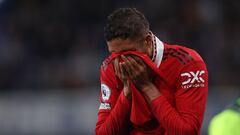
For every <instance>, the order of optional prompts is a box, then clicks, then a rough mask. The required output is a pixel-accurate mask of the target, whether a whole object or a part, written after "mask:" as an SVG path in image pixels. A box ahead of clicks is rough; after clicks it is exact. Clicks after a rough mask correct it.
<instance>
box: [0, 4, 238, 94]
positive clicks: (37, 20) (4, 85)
mask: <svg viewBox="0 0 240 135" xmlns="http://www.w3.org/2000/svg"><path fill="white" fill-rule="evenodd" d="M118 7H136V8H137V9H138V10H140V11H141V12H143V13H144V14H145V16H146V17H147V18H148V20H149V22H150V27H151V30H152V31H153V33H155V35H157V36H158V37H159V38H160V39H161V40H162V41H164V42H167V43H171V44H181V45H185V46H187V47H190V48H193V49H196V50H197V51H198V52H199V53H200V54H201V56H202V57H203V58H204V59H205V61H206V63H207V66H208V70H209V76H210V86H219V85H220V86H239V81H238V77H239V76H240V70H239V69H240V52H239V51H240V38H239V35H240V25H239V24H240V8H239V7H240V1H238V0H211V1H209V0H155V1H154V0H148V1H147V0H138V1H137V0H131V1H127V0H121V1H111V0H98V1H96V0H87V1H86V0H73V1H68V0H21V1H18V0H0V89H1V91H9V90H21V89H35V90H37V89H41V90H42V89H46V88H47V89H59V88H62V89H64V88H71V89H74V88H83V87H88V86H93V85H94V86H96V85H99V82H98V80H99V67H100V64H101V61H102V60H103V59H104V58H105V57H106V56H107V55H108V52H107V47H106V43H105V40H104V37H103V28H104V24H105V19H106V17H107V16H108V14H109V13H111V12H112V11H113V10H114V9H116V8H118Z"/></svg>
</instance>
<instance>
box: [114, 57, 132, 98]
mask: <svg viewBox="0 0 240 135" xmlns="http://www.w3.org/2000/svg"><path fill="white" fill-rule="evenodd" d="M124 63H125V62H120V61H119V58H115V59H114V61H113V65H114V69H115V74H116V76H117V77H118V78H119V79H120V80H121V81H122V82H123V92H124V95H125V96H126V97H127V98H128V99H131V97H132V91H131V87H130V82H129V78H128V74H127V72H126V71H125V69H124V68H123V65H124Z"/></svg>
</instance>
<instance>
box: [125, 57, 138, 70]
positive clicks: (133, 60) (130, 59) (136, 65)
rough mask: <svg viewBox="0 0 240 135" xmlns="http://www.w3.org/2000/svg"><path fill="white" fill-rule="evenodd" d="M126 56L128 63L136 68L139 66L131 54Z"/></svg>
mask: <svg viewBox="0 0 240 135" xmlns="http://www.w3.org/2000/svg"><path fill="white" fill-rule="evenodd" d="M127 58H128V60H129V61H130V63H131V64H132V65H133V67H134V68H138V67H139V66H141V65H139V64H138V62H137V61H136V60H135V59H134V58H133V56H128V57H127Z"/></svg>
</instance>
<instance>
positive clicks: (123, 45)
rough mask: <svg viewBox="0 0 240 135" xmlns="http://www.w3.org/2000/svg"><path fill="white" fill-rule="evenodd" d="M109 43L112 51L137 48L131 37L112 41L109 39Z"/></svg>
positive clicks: (109, 48)
mask: <svg viewBox="0 0 240 135" xmlns="http://www.w3.org/2000/svg"><path fill="white" fill-rule="evenodd" d="M107 45H108V50H109V51H110V52H123V51H129V50H136V48H135V47H136V46H135V44H134V42H132V41H131V40H129V39H113V40H111V41H107Z"/></svg>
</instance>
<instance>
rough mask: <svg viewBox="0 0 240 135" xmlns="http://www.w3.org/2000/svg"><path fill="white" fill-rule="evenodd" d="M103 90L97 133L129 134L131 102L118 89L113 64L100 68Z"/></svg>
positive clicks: (99, 134) (103, 134) (104, 134)
mask: <svg viewBox="0 0 240 135" xmlns="http://www.w3.org/2000/svg"><path fill="white" fill-rule="evenodd" d="M100 81H101V92H100V107H99V111H98V119H97V122H96V130H95V131H96V134H97V135H118V134H119V135H120V134H126V135H127V134H128V127H129V125H128V124H129V117H130V103H129V101H128V99H126V97H125V96H124V94H123V92H121V91H119V90H117V87H116V86H117V85H118V84H117V81H116V78H115V75H114V70H113V66H112V65H109V67H108V68H107V70H105V69H103V68H102V67H101V70H100Z"/></svg>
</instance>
